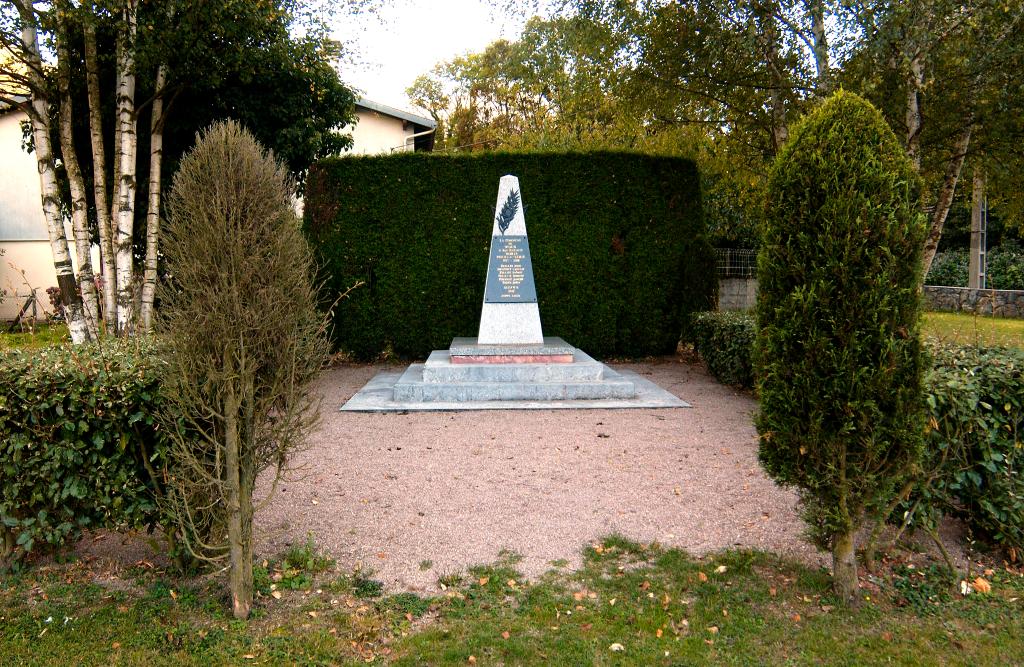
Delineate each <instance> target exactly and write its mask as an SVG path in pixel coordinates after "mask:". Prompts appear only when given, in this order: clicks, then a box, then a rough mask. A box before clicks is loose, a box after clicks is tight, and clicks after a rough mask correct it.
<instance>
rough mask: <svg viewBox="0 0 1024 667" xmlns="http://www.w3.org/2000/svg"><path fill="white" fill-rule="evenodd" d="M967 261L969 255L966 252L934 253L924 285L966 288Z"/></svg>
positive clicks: (945, 251) (948, 251)
mask: <svg viewBox="0 0 1024 667" xmlns="http://www.w3.org/2000/svg"><path fill="white" fill-rule="evenodd" d="M969 259H970V253H968V252H967V251H966V250H960V249H954V250H943V251H942V252H940V253H936V254H935V259H933V260H932V267H931V268H930V269H929V270H928V277H927V278H925V281H924V283H925V284H926V285H944V286H946V287H967V262H968V261H969Z"/></svg>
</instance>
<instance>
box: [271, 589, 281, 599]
mask: <svg viewBox="0 0 1024 667" xmlns="http://www.w3.org/2000/svg"><path fill="white" fill-rule="evenodd" d="M270 595H271V596H272V597H273V598H274V599H275V600H280V599H281V591H270Z"/></svg>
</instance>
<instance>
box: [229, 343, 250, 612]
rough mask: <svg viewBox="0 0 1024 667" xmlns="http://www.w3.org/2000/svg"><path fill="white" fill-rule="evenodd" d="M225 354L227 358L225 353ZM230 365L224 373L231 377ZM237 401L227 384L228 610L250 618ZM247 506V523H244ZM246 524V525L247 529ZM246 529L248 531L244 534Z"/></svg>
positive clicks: (245, 499)
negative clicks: (229, 560)
mask: <svg viewBox="0 0 1024 667" xmlns="http://www.w3.org/2000/svg"><path fill="white" fill-rule="evenodd" d="M227 354H230V352H228V353H227ZM230 365H231V364H230V362H228V363H227V364H225V371H228V372H227V375H228V376H229V377H230V376H231V373H230V372H229V371H230V369H229V367H230ZM238 412H239V400H238V397H237V396H236V395H235V386H234V381H233V380H229V381H228V386H227V396H226V397H225V399H224V423H225V432H224V468H225V471H224V472H225V479H224V482H225V484H224V486H225V490H226V491H227V497H226V498H225V500H226V501H227V510H228V517H227V519H228V547H229V552H230V558H231V570H230V575H229V578H230V585H231V610H232V613H233V614H234V616H235V618H238V619H246V618H249V612H250V611H251V609H252V590H253V582H252V519H251V513H252V498H251V496H248V495H247V494H246V493H245V489H244V486H245V485H244V483H243V482H244V480H243V475H242V460H241V458H242V457H241V451H240V450H241V447H240V445H241V442H240V435H241V427H242V425H241V424H240V423H239V414H238ZM246 506H248V514H249V515H250V517H249V520H248V521H246V514H247V512H246ZM247 524H248V525H247ZM246 528H248V530H246Z"/></svg>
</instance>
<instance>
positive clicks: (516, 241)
mask: <svg viewBox="0 0 1024 667" xmlns="http://www.w3.org/2000/svg"><path fill="white" fill-rule="evenodd" d="M484 302H485V303H537V288H536V286H535V285H534V282H533V264H532V263H531V262H530V244H529V243H528V242H527V240H526V237H525V236H493V237H491V259H490V261H489V262H488V263H487V287H486V289H485V290H484Z"/></svg>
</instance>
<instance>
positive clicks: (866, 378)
mask: <svg viewBox="0 0 1024 667" xmlns="http://www.w3.org/2000/svg"><path fill="white" fill-rule="evenodd" d="M920 191H921V182H920V178H919V177H918V176H917V174H916V173H915V171H914V169H913V166H912V165H911V164H910V161H909V160H908V158H907V156H906V151H905V150H904V149H903V147H902V146H901V145H900V143H899V141H898V140H897V139H896V136H895V135H894V134H893V133H892V130H891V129H890V128H889V126H888V124H887V123H886V122H885V119H884V118H883V117H882V115H881V114H880V113H879V112H878V110H876V109H875V108H874V107H872V106H871V104H869V103H868V102H866V101H864V100H863V99H861V98H860V97H857V96H856V95H853V94H850V93H846V92H842V91H840V92H839V93H837V94H835V95H833V96H832V97H831V98H829V99H828V100H826V101H825V102H824V103H823V104H822V105H821V106H820V107H818V108H817V109H816V110H815V111H814V112H812V113H811V114H809V115H808V116H807V117H806V118H805V119H803V121H801V122H800V123H798V124H797V125H796V126H795V127H794V128H793V131H792V134H791V138H790V140H789V142H788V143H787V144H786V146H785V148H784V149H783V151H782V153H781V154H780V155H779V158H778V159H777V160H776V162H775V166H774V168H773V170H772V173H771V177H770V180H769V187H768V190H767V206H766V214H765V222H764V225H763V227H762V234H761V251H760V254H759V257H758V272H757V274H758V280H759V293H758V301H757V323H758V334H757V338H756V347H755V368H756V377H757V389H758V393H759V395H760V400H761V410H760V413H759V415H758V418H757V429H758V433H759V434H760V450H759V458H760V460H761V463H762V465H764V467H765V469H766V471H767V472H768V474H769V475H771V476H772V477H773V478H774V479H775V480H776V481H777V482H779V483H780V484H784V485H787V486H794V487H796V488H797V489H798V491H799V493H800V496H801V499H802V501H803V507H804V513H805V519H806V520H807V522H808V526H809V533H810V535H811V536H812V537H814V538H815V541H816V542H817V543H818V544H819V545H820V546H822V547H825V548H829V549H830V550H831V551H832V555H833V570H834V583H835V587H836V593H837V595H838V596H839V597H840V599H841V600H844V601H846V600H849V599H852V597H853V595H854V593H855V591H856V586H857V579H856V560H855V559H854V546H855V545H854V536H855V534H856V531H857V529H858V527H859V525H860V523H861V522H862V520H863V517H864V513H865V511H866V509H867V508H868V507H869V506H870V505H871V503H872V502H873V501H874V500H875V499H876V498H877V497H879V496H886V495H890V494H891V490H892V488H893V487H894V486H895V485H896V484H897V482H898V481H899V480H900V479H902V477H903V476H904V475H905V474H906V472H907V469H908V468H910V467H911V466H913V465H914V464H915V463H916V462H917V461H918V460H919V458H920V456H921V449H922V445H923V443H922V432H923V426H924V424H923V417H924V415H923V406H922V401H921V395H922V389H921V382H922V375H923V371H924V368H923V366H924V361H923V357H922V354H921V342H920V337H919V334H918V328H919V319H920V311H921V299H920V295H919V282H920V266H921V249H922V247H923V245H924V238H925V224H924V216H923V215H922V213H921V210H920Z"/></svg>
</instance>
